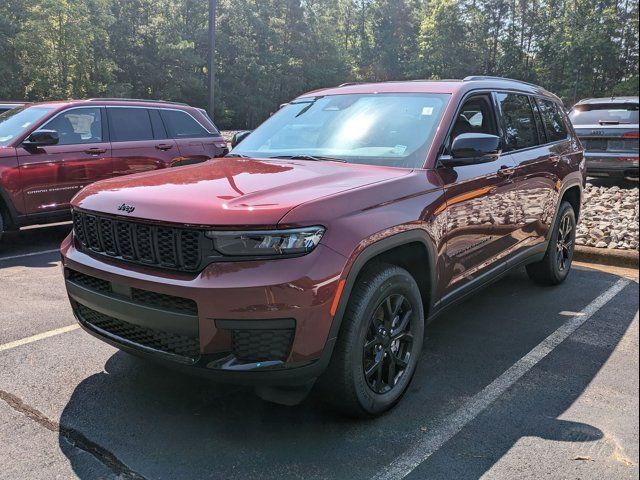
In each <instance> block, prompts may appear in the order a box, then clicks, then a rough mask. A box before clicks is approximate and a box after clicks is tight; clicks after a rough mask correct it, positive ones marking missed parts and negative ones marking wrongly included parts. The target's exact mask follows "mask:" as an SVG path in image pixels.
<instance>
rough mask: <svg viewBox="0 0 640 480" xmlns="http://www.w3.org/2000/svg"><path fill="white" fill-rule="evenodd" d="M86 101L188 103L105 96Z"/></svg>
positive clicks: (186, 105)
mask: <svg viewBox="0 0 640 480" xmlns="http://www.w3.org/2000/svg"><path fill="white" fill-rule="evenodd" d="M87 101H88V102H145V103H170V104H172V105H183V106H185V107H188V106H189V104H188V103H183V102H170V101H168V100H151V99H145V98H118V97H111V98H109V97H105V98H87Z"/></svg>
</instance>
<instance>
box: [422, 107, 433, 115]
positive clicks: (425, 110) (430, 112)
mask: <svg viewBox="0 0 640 480" xmlns="http://www.w3.org/2000/svg"><path fill="white" fill-rule="evenodd" d="M422 115H424V116H429V115H433V107H422Z"/></svg>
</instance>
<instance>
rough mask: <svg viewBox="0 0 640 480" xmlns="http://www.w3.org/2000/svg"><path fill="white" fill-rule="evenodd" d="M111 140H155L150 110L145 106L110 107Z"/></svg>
mask: <svg viewBox="0 0 640 480" xmlns="http://www.w3.org/2000/svg"><path fill="white" fill-rule="evenodd" d="M107 111H108V112H109V128H110V129H111V140H112V141H115V142H128V141H135V140H153V129H152V128H151V119H150V118H149V112H148V111H147V110H146V109H144V108H108V109H107Z"/></svg>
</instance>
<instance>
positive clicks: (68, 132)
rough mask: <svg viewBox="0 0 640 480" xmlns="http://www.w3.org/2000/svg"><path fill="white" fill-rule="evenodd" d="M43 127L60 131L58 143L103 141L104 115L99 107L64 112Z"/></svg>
mask: <svg viewBox="0 0 640 480" xmlns="http://www.w3.org/2000/svg"><path fill="white" fill-rule="evenodd" d="M42 128H43V129H46V130H55V131H56V132H58V136H59V138H60V140H59V142H58V145H79V144H84V143H96V142H102V115H101V114H100V108H97V107H95V108H94V107H91V108H85V107H83V108H74V109H71V110H69V111H67V112H63V113H61V114H59V115H58V116H57V117H55V118H54V119H53V120H51V121H50V122H48V123H47V124H46V125H44V126H43V127H42Z"/></svg>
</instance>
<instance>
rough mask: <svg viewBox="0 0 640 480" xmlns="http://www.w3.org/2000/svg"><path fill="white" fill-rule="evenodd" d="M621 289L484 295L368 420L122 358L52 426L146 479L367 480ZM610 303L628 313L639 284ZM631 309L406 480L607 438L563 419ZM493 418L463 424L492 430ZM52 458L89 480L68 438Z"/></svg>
mask: <svg viewBox="0 0 640 480" xmlns="http://www.w3.org/2000/svg"><path fill="white" fill-rule="evenodd" d="M616 280H617V277H614V276H611V275H608V274H604V273H601V272H596V271H592V270H586V269H575V270H574V271H573V272H572V274H571V277H570V278H569V279H568V281H567V282H566V283H565V284H564V285H562V286H560V287H556V288H542V287H537V286H534V285H533V284H531V283H530V282H529V281H528V280H527V279H526V276H525V275H524V273H523V272H521V271H519V272H514V273H513V274H511V275H510V276H509V277H507V278H505V279H504V280H502V281H500V282H499V283H497V284H495V285H493V286H491V287H489V288H487V289H485V290H483V291H481V292H479V293H478V294H477V295H476V296H475V297H474V298H473V299H470V300H468V301H466V302H465V303H463V304H461V305H459V306H457V307H455V308H453V309H451V310H450V311H449V312H448V313H446V314H445V315H443V316H441V317H440V318H439V319H437V320H436V321H435V322H433V323H432V324H431V325H430V326H429V327H428V328H427V332H426V334H427V339H426V342H425V352H424V354H423V358H422V360H421V363H420V366H419V368H418V371H417V373H416V376H415V378H414V380H413V382H412V384H411V386H410V389H409V391H408V392H407V395H406V396H405V397H404V399H403V401H402V402H401V403H400V404H399V405H398V406H397V407H396V408H395V409H394V410H393V411H391V412H389V413H388V414H386V415H384V416H382V417H380V418H378V419H375V420H370V421H354V420H350V419H345V418H341V417H339V416H336V415H335V414H333V413H332V412H330V411H328V410H326V409H325V408H324V407H323V405H322V404H321V402H320V401H319V400H318V399H317V398H316V397H315V396H312V397H311V398H309V399H307V400H306V401H305V402H303V403H302V404H301V405H299V406H297V407H281V406H277V405H272V404H269V403H266V402H263V401H261V400H259V399H258V398H257V397H255V395H254V394H253V392H252V390H251V389H249V388H245V387H236V386H228V385H219V384H213V383H210V382H208V381H206V380H204V379H200V378H195V377H189V376H185V375H182V374H180V373H177V372H174V371H172V370H167V369H164V368H162V367H160V366H156V365H154V364H151V363H148V362H145V361H143V360H139V359H137V358H135V357H132V356H129V355H127V354H124V353H121V352H119V353H116V354H114V355H113V356H112V357H111V358H110V359H109V360H108V361H107V363H106V365H105V367H104V371H103V372H100V373H98V374H95V375H92V376H91V377H89V378H87V379H86V380H84V381H83V382H82V383H80V384H79V385H78V386H77V388H76V389H75V391H74V393H73V395H72V396H71V398H70V399H69V402H68V404H67V405H66V407H65V409H64V411H63V413H62V415H61V419H60V423H61V425H63V426H65V427H68V428H71V429H74V430H76V431H78V432H81V433H82V434H83V435H84V436H86V437H87V438H89V439H90V440H91V441H93V442H95V443H96V444H99V445H100V446H101V447H103V448H104V449H106V450H108V451H110V452H111V453H113V454H114V455H115V456H116V457H117V458H118V459H119V460H120V461H121V462H123V463H124V464H125V465H127V466H128V467H129V468H131V469H132V470H133V471H136V472H138V473H140V474H142V475H143V476H144V477H146V478H148V479H152V478H220V479H223V478H224V479H230V478H265V479H267V478H269V479H270V478H278V479H282V478H304V479H315V478H349V479H351V478H353V479H358V478H362V479H367V478H370V477H371V476H372V475H374V474H376V473H378V471H379V470H380V469H381V468H383V467H384V466H386V465H388V464H389V463H391V462H392V461H393V460H394V459H395V458H397V456H399V455H401V454H402V453H403V452H404V451H406V449H407V448H408V447H409V446H410V445H411V444H412V442H414V441H416V440H418V439H421V438H423V437H424V436H425V435H429V432H430V429H431V428H433V427H434V426H435V425H436V424H438V422H441V421H442V420H443V419H444V418H446V417H447V415H449V414H451V413H453V412H455V411H456V410H457V409H458V408H460V407H461V406H463V405H464V404H465V402H466V401H467V400H468V399H469V398H470V397H471V396H473V395H475V394H477V393H478V392H480V391H481V390H482V389H483V388H484V387H485V386H487V385H488V384H490V383H491V382H492V381H493V380H494V379H495V378H497V377H498V376H499V375H501V374H502V373H503V372H504V371H505V370H507V369H508V368H509V367H510V366H512V365H513V364H514V363H515V362H517V361H518V360H519V359H520V358H522V356H524V355H525V354H526V353H528V352H529V351H530V350H531V349H532V348H534V347H535V346H536V345H537V344H538V343H540V342H541V341H542V340H544V339H545V338H546V337H547V336H548V335H549V334H551V333H552V332H554V331H555V330H556V329H557V328H558V327H559V326H560V325H562V324H563V323H565V322H566V321H567V320H568V317H567V316H565V315H562V314H560V312H563V311H573V312H579V311H580V310H582V309H583V308H584V307H585V306H586V305H587V304H589V303H590V302H591V301H592V300H593V299H594V298H595V297H596V296H597V295H598V294H600V293H601V292H603V291H605V290H606V289H607V288H608V287H609V286H611V285H613V283H615V281H616ZM629 289H635V291H633V292H629ZM619 295H625V296H626V297H629V298H630V300H628V302H630V304H633V302H637V284H635V283H633V284H632V286H630V287H627V288H626V289H625V290H624V291H623V292H622V293H621V294H619ZM631 296H633V298H632V297H631ZM632 309H633V312H632V313H631V314H630V315H626V316H623V315H619V316H617V317H616V318H614V319H612V320H611V322H612V323H611V324H610V325H608V326H607V327H608V328H609V329H610V332H609V333H608V336H607V338H608V342H607V345H606V346H603V345H600V344H598V345H597V346H588V345H582V344H581V346H580V348H582V349H583V351H578V352H577V354H579V356H578V357H567V355H566V354H564V353H562V349H561V348H560V347H559V348H558V349H556V350H554V351H553V352H551V354H550V355H549V356H548V357H546V358H545V359H544V360H543V361H542V362H541V363H540V364H539V365H538V366H536V367H535V368H534V369H533V370H532V371H531V372H529V373H528V374H527V375H525V377H524V378H523V379H521V381H520V382H518V384H517V385H516V386H514V387H513V388H512V389H510V390H509V391H508V392H507V393H505V395H503V397H502V398H501V399H500V400H499V401H498V402H496V403H501V402H502V401H503V400H504V399H505V398H507V399H508V401H505V403H504V405H503V406H502V407H500V408H501V410H500V411H499V412H497V413H495V415H497V419H494V418H493V417H492V418H491V423H489V424H488V425H482V430H481V431H480V434H481V437H480V439H479V440H478V438H476V436H475V434H474V433H473V431H469V432H468V430H467V428H465V429H463V430H462V431H461V432H460V433H459V434H458V435H457V436H456V437H454V438H453V439H452V440H451V441H449V442H448V443H447V444H445V445H444V446H443V447H442V448H441V449H440V450H439V451H438V452H436V454H434V456H432V457H431V458H430V459H429V461H428V462H426V464H423V465H421V466H420V467H419V470H420V469H424V468H430V470H428V474H427V473H426V472H425V473H424V475H423V474H420V475H418V476H416V477H415V478H427V477H428V478H479V477H480V476H481V475H482V474H483V473H485V472H486V471H487V470H488V469H489V468H491V466H492V465H493V464H494V463H495V462H497V461H498V460H499V459H500V458H501V457H502V456H503V455H504V454H505V453H506V452H507V451H508V450H509V449H510V448H511V447H512V446H513V445H514V443H515V442H516V441H517V440H518V439H519V438H521V437H524V436H538V437H542V438H547V439H552V440H561V441H568V442H591V441H595V440H598V439H600V438H602V436H603V433H602V432H601V431H600V430H599V429H598V428H596V427H594V426H592V425H588V424H580V423H574V422H570V421H564V420H560V419H559V418H558V417H560V416H561V415H562V414H563V412H564V411H565V410H566V409H567V408H568V407H569V406H571V404H572V403H573V402H574V401H575V400H576V399H577V398H578V397H580V395H581V393H582V392H583V391H584V389H585V388H586V387H587V385H588V384H589V382H590V381H591V380H592V379H593V378H594V376H595V375H596V374H597V373H598V371H599V370H600V368H601V367H602V365H603V364H604V363H605V362H606V360H607V359H608V358H609V355H610V354H611V352H612V351H613V350H614V349H615V347H616V345H617V344H618V342H619V341H620V339H621V338H622V336H623V335H624V332H625V331H626V329H627V327H628V325H629V324H630V323H631V321H632V320H633V315H634V314H635V311H636V310H637V304H636V306H635V307H633V308H632ZM607 321H609V319H607ZM582 328H585V326H583V327H582ZM565 343H567V342H565ZM562 346H563V345H561V347H562ZM534 372H536V373H535V374H534ZM531 377H533V379H532V378H531ZM522 385H524V387H523V386H522ZM494 407H495V405H494V406H491V407H489V408H488V409H487V411H485V412H484V413H483V414H481V415H480V416H479V417H478V418H477V419H476V420H474V422H472V424H473V423H476V422H482V421H487V418H486V417H487V416H490V415H493V413H491V411H492V409H494ZM472 437H473V439H474V440H473V442H471V443H470V440H471V438H472ZM60 446H61V449H62V450H63V451H64V452H67V456H68V458H69V461H70V462H71V464H72V466H73V468H74V470H75V472H76V473H77V475H78V476H79V477H80V478H86V479H88V478H90V475H88V474H87V472H86V466H85V465H84V464H83V463H82V459H81V458H80V457H79V456H78V455H71V454H69V453H68V451H69V448H68V442H67V441H66V440H65V439H64V438H63V437H60ZM461 448H462V453H460V452H459V451H458V450H459V449H461ZM430 465H431V466H433V468H431V467H430ZM412 478H413V477H412Z"/></svg>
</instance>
